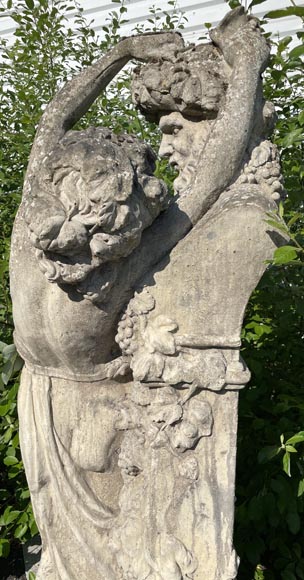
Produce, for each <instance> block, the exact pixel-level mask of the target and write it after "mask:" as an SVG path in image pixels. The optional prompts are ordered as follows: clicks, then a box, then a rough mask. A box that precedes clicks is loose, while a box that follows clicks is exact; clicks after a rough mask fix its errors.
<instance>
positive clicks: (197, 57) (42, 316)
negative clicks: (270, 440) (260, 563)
mask: <svg viewBox="0 0 304 580" xmlns="http://www.w3.org/2000/svg"><path fill="white" fill-rule="evenodd" d="M268 57H269V48H268V46H267V43H266V41H265V38H264V37H263V36H262V34H261V32H260V29H259V25H258V22H257V21H256V19H254V18H252V17H250V16H248V15H246V14H245V12H244V10H243V9H242V8H238V9H236V10H233V11H231V12H229V13H228V15H227V16H226V17H225V18H224V20H223V21H222V22H221V23H220V24H219V26H218V27H217V28H216V29H215V30H214V31H213V32H212V42H211V43H210V44H208V45H202V46H197V47H190V48H189V47H188V48H185V47H184V44H183V40H182V38H181V37H180V36H179V35H177V34H175V33H164V34H151V35H149V34H148V35H139V36H136V37H132V38H129V39H124V40H123V41H121V42H120V43H119V44H118V45H117V46H116V47H114V48H113V50H112V51H111V52H109V53H108V54H107V55H105V56H104V57H103V58H101V59H100V60H99V61H98V62H97V63H96V64H95V65H93V66H91V67H89V68H88V69H86V70H84V71H82V72H81V73H80V74H79V75H78V76H77V77H75V79H72V81H70V82H69V83H67V84H66V86H65V87H64V88H63V89H62V90H61V91H60V92H59V93H58V94H57V95H56V96H55V97H54V99H53V101H52V102H51V103H50V104H49V106H48V108H47V109H46V111H45V113H44V115H43V117H42V120H41V123H40V125H39V128H38V131H37V135H36V139H35V142H34V145H33V149H32V154H31V158H30V162H29V167H28V171H27V177H26V180H25V186H24V196H23V201H22V204H21V207H20V210H19V212H18V216H17V218H16V223H15V227H14V234H13V242H12V253H11V290H12V298H13V306H14V320H15V327H16V331H15V341H16V345H17V348H18V351H19V353H20V354H21V356H22V357H23V358H24V360H25V367H24V369H23V372H22V379H21V386H20V392H19V402H18V406H19V418H20V440H21V447H22V455H23V461H24V465H25V469H26V474H27V479H28V483H29V488H30V492H31V497H32V502H33V508H34V513H35V517H36V521H37V524H38V527H39V530H40V534H41V537H42V543H43V551H42V558H41V562H40V566H39V571H38V575H37V578H38V580H87V579H88V578H90V580H234V579H235V578H236V575H237V568H238V557H237V555H236V553H235V551H234V548H233V519H234V478H235V457H236V431H237V405H238V391H239V390H240V389H242V388H243V387H244V386H245V385H246V383H247V382H248V380H249V378H250V373H249V371H248V369H247V367H246V365H245V363H244V361H243V360H242V358H241V356H240V344H241V343H240V333H241V327H242V321H243V315H244V310H245V307H246V304H247V302H248V299H249V297H250V294H251V293H252V291H253V290H254V288H255V287H256V285H257V283H258V281H259V279H260V278H261V276H262V274H263V271H264V269H265V261H266V260H267V259H270V258H271V257H272V254H273V250H274V249H275V248H276V247H277V245H279V244H281V243H282V242H284V240H282V238H281V237H280V236H279V235H278V234H277V233H276V232H275V230H272V229H271V228H270V226H269V225H268V224H266V221H265V214H266V212H273V211H275V209H276V201H277V200H278V199H279V198H280V195H281V194H282V192H283V185H282V177H281V173H280V166H279V157H278V152H277V149H276V147H275V146H274V145H273V144H272V143H271V142H270V141H269V140H268V135H269V134H270V132H271V129H272V127H273V123H274V112H273V107H272V106H271V104H270V103H265V101H264V100H263V96H262V88H261V80H260V77H261V73H262V72H263V70H264V68H265V66H266V64H267V60H268ZM132 58H137V59H138V60H140V61H144V62H145V63H146V64H144V65H141V67H140V68H139V69H138V70H137V71H136V73H135V77H134V79H133V89H132V91H133V99H134V101H135V103H136V104H137V106H138V107H139V108H140V109H141V111H142V112H143V113H144V114H145V115H146V116H147V117H148V118H151V119H154V120H157V121H158V122H159V126H160V130H161V132H162V142H161V146H160V154H161V155H162V156H165V157H168V158H169V162H170V163H171V165H172V166H173V167H175V168H176V169H177V171H178V177H177V178H176V180H175V182H174V189H175V193H176V196H175V197H174V198H172V197H170V196H169V195H168V193H167V190H166V186H165V184H164V183H163V182H162V181H161V180H159V179H157V178H156V177H155V176H154V175H153V172H154V169H155V160H156V156H155V154H154V153H153V151H152V150H151V148H150V147H149V146H148V145H146V144H145V143H143V142H141V141H140V140H139V139H137V138H136V137H133V136H130V135H122V136H117V135H114V134H112V133H111V132H110V131H109V130H108V129H104V128H90V129H88V130H85V131H72V130H71V129H72V127H73V125H74V124H75V123H76V122H77V120H78V119H79V118H80V117H81V115H83V114H84V113H85V112H86V110H87V109H88V108H89V106H90V105H91V103H93V102H94V100H95V99H96V97H97V96H98V94H99V93H100V92H101V91H102V90H103V89H104V88H105V87H106V86H107V84H108V83H109V82H110V81H111V79H112V78H113V77H114V76H115V74H117V73H118V72H119V70H120V69H121V68H122V67H123V66H124V65H125V64H126V62H127V61H128V60H129V59H132Z"/></svg>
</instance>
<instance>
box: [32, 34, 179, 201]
mask: <svg viewBox="0 0 304 580" xmlns="http://www.w3.org/2000/svg"><path fill="white" fill-rule="evenodd" d="M182 46H183V40H182V38H181V37H180V36H179V35H178V34H175V33H165V32H164V33H153V34H152V33H151V34H150V33H147V34H143V35H138V36H133V37H129V38H125V39H123V40H121V41H120V42H119V43H118V44H116V45H115V46H114V47H113V48H112V49H111V50H110V51H109V52H108V53H106V54H105V55H104V56H103V57H102V58H100V59H99V60H98V61H97V62H96V63H95V64H93V65H91V66H89V67H87V68H85V69H83V70H82V71H81V72H80V73H79V74H78V75H76V76H75V77H73V78H72V79H71V80H70V81H69V82H67V83H66V84H65V85H64V86H63V88H62V89H61V90H60V91H58V93H57V94H56V95H55V97H54V98H53V100H52V101H51V102H50V103H49V105H48V106H47V108H46V110H45V112H44V113H43V115H42V117H41V120H40V123H39V126H38V129H37V132H36V137H35V141H34V144H33V147H32V151H31V157H30V162H29V167H28V177H30V176H31V175H33V174H34V173H35V172H36V171H41V170H43V165H41V164H42V161H43V160H44V159H45V157H46V156H47V155H49V154H50V153H51V152H52V150H53V149H54V148H55V147H56V145H58V143H59V141H60V140H61V139H62V138H63V137H64V135H65V134H66V133H67V132H68V131H69V130H70V129H72V127H73V126H74V125H75V124H76V123H77V121H79V119H81V117H83V115H85V113H86V112H87V111H88V109H89V108H90V106H91V105H92V103H93V102H94V101H95V100H96V99H97V97H99V95H100V94H101V92H102V91H103V90H104V89H105V88H106V87H107V86H108V84H109V83H110V82H111V81H112V80H113V78H114V77H115V76H116V75H117V73H119V71H120V70H121V69H122V68H123V67H124V66H125V65H126V64H127V63H128V61H129V60H131V59H136V60H141V61H145V60H149V59H151V58H166V59H167V58H168V59H170V58H173V57H174V55H175V53H176V51H177V49H178V48H181V47H182ZM25 191H26V190H25Z"/></svg>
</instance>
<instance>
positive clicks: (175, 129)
mask: <svg viewBox="0 0 304 580" xmlns="http://www.w3.org/2000/svg"><path fill="white" fill-rule="evenodd" d="M178 133H179V129H178V127H174V129H173V131H172V135H178Z"/></svg>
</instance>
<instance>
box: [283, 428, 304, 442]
mask: <svg viewBox="0 0 304 580" xmlns="http://www.w3.org/2000/svg"><path fill="white" fill-rule="evenodd" d="M302 441H304V431H299V433H296V434H295V435H293V436H292V437H290V438H289V439H287V441H286V444H288V445H294V444H295V443H302Z"/></svg>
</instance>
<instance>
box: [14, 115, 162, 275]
mask: <svg viewBox="0 0 304 580" xmlns="http://www.w3.org/2000/svg"><path fill="white" fill-rule="evenodd" d="M155 159H156V156H155V154H154V152H153V150H152V149H151V148H150V147H149V146H148V145H147V144H145V143H143V142H142V141H140V140H139V139H137V138H136V137H133V136H130V135H119V136H118V135H114V134H113V133H111V131H109V130H108V129H104V128H94V127H92V128H89V129H87V130H83V131H69V132H68V133H66V135H65V137H64V138H63V139H61V141H60V142H59V143H58V145H57V147H56V149H55V150H54V151H53V152H51V153H50V154H49V156H48V158H47V159H46V160H45V164H46V171H45V172H44V176H47V177H44V179H43V180H41V178H40V177H39V175H38V176H37V178H35V179H34V180H33V182H32V196H31V198H30V199H29V200H28V203H26V207H25V220H26V222H27V223H28V226H29V230H30V233H31V240H32V243H33V244H34V245H35V246H36V247H37V248H38V250H39V252H40V253H39V259H40V263H41V269H42V270H43V271H44V273H45V275H46V276H47V277H48V279H49V280H50V281H52V282H60V283H68V284H79V283H80V282H82V281H83V280H84V279H85V278H86V277H87V275H88V274H89V273H91V272H93V270H94V269H96V268H98V267H99V266H100V265H102V264H106V263H107V262H112V261H116V260H118V259H120V258H122V257H125V256H127V255H129V254H130V253H131V252H132V250H133V249H134V248H135V247H136V246H137V245H138V244H139V243H140V239H141V234H142V231H143V230H144V229H145V228H146V227H148V226H149V225H150V224H151V223H152V222H153V220H154V219H155V218H156V217H157V215H158V214H159V212H160V211H162V210H163V209H165V207H167V204H168V200H169V197H168V194H167V189H166V186H165V184H164V183H163V182H162V181H161V180H159V179H157V178H156V177H154V176H153V171H154V168H155ZM88 251H90V253H91V261H90V263H88V262H87V260H86V263H85V264H84V263H81V262H82V258H81V256H83V255H84V252H88ZM60 256H65V257H68V258H69V257H72V258H73V259H72V262H71V263H70V261H69V259H68V260H66V259H64V260H63V261H62V258H60ZM77 256H78V257H79V259H78V258H77ZM75 257H76V260H75ZM75 261H76V263H75Z"/></svg>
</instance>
